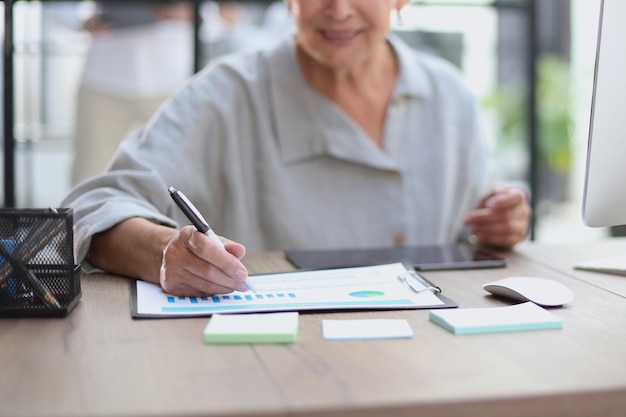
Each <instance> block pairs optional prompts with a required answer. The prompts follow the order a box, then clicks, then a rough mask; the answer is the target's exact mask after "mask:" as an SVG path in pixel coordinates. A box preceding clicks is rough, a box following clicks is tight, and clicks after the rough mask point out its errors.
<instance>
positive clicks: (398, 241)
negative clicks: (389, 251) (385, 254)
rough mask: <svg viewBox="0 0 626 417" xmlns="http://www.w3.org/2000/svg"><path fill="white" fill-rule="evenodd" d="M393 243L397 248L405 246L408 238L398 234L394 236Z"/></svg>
mask: <svg viewBox="0 0 626 417" xmlns="http://www.w3.org/2000/svg"><path fill="white" fill-rule="evenodd" d="M393 242H394V243H395V245H396V246H404V245H405V244H406V236H405V235H404V234H403V233H398V234H397V235H395V236H394V238H393Z"/></svg>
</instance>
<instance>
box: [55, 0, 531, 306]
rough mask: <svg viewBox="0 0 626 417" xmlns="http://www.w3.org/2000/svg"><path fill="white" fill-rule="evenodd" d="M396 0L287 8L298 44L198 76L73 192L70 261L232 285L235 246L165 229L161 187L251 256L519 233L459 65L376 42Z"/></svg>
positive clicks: (169, 214)
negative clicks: (496, 183)
mask: <svg viewBox="0 0 626 417" xmlns="http://www.w3.org/2000/svg"><path fill="white" fill-rule="evenodd" d="M407 1H408V0H287V5H288V6H289V7H290V10H291V13H292V15H293V17H294V20H295V23H296V27H297V32H296V35H295V37H290V38H289V39H285V40H284V41H283V42H281V43H280V44H278V45H276V47H274V48H272V49H268V50H266V51H259V52H255V53H250V54H248V55H238V56H231V57H227V58H225V59H223V60H220V61H219V62H217V63H215V64H213V65H212V66H210V67H209V68H207V69H206V70H205V71H203V72H202V73H200V74H198V75H197V76H196V77H195V78H194V79H193V80H191V81H190V83H189V84H188V85H187V86H185V87H184V88H183V89H182V90H181V91H180V92H179V93H178V94H177V95H176V96H175V97H173V98H172V99H171V100H170V101H169V102H168V103H166V104H165V105H164V106H163V107H162V108H161V110H160V112H159V114H157V115H156V116H155V117H154V118H153V119H152V121H151V122H150V123H149V124H148V125H147V126H146V128H145V130H144V131H143V132H142V133H140V134H138V135H137V136H136V137H133V138H131V139H130V140H127V141H126V142H125V143H124V144H123V145H122V146H121V148H120V150H119V152H118V155H117V156H116V158H115V159H114V161H113V164H112V166H111V168H110V170H109V172H108V173H106V174H104V175H102V176H99V177H96V178H94V179H92V180H91V181H89V182H86V183H83V184H81V185H80V186H79V187H77V188H76V189H74V190H73V191H72V192H71V193H70V195H69V196H68V197H67V198H66V200H65V201H64V204H65V205H69V206H70V207H73V208H74V211H75V238H76V254H77V258H78V260H79V261H80V262H83V266H84V267H85V268H87V269H88V270H92V269H93V268H99V269H103V270H107V271H109V272H113V273H118V274H122V275H126V276H130V277H137V278H141V279H144V280H147V281H151V282H155V283H160V284H161V286H162V287H163V289H164V290H166V291H167V292H170V293H172V294H176V295H202V294H215V293H224V292H230V291H232V290H245V289H246V287H245V284H244V283H243V281H244V280H245V278H246V277H247V271H246V269H245V267H244V266H243V264H242V263H241V261H240V260H241V258H242V257H243V256H244V253H245V248H244V246H243V245H242V244H240V243H236V242H235V241H233V240H228V239H225V238H222V239H223V241H224V243H225V245H226V250H223V249H222V248H220V247H219V244H218V243H216V242H214V241H212V240H211V239H210V238H208V237H207V236H206V235H203V234H201V233H197V232H195V231H194V230H195V229H194V228H193V227H191V226H185V227H182V228H181V229H180V230H176V229H175V227H178V226H179V225H180V224H188V223H189V221H188V220H187V219H185V217H184V216H183V215H182V213H181V212H180V210H179V209H178V208H177V207H176V206H175V205H174V203H173V202H172V201H171V199H170V198H169V196H168V193H167V188H168V186H169V185H172V186H174V187H176V188H179V189H181V190H183V191H184V192H185V193H186V194H187V196H188V197H189V198H190V199H191V200H192V201H193V202H194V203H196V206H197V207H198V208H199V210H200V211H201V212H202V213H203V214H204V215H205V217H207V219H208V221H209V223H211V224H213V226H215V227H216V229H217V231H218V232H219V233H220V234H223V235H225V236H228V237H229V238H231V239H234V240H236V241H239V242H244V243H245V244H246V247H247V248H248V249H252V250H255V251H256V250H270V249H302V248H320V247H324V248H340V247H375V246H378V247H380V246H391V245H402V244H408V245H415V244H441V243H449V242H452V241H456V240H458V239H460V238H461V237H462V236H463V233H464V231H466V230H471V231H472V232H473V233H474V234H475V235H476V236H477V239H478V241H479V242H480V243H482V244H486V245H491V246H496V247H501V248H510V247H512V246H513V245H514V244H515V243H517V242H519V241H520V240H522V239H523V238H524V236H525V235H526V231H527V227H528V218H529V214H530V210H529V207H528V204H527V201H526V196H525V194H524V193H523V192H522V191H521V190H517V189H498V188H493V183H492V178H491V175H490V170H489V165H488V163H487V159H486V152H485V150H484V147H483V145H482V143H481V140H480V135H479V132H478V128H477V123H476V120H477V117H476V106H475V102H474V100H473V98H472V96H471V94H470V93H469V92H468V91H467V89H465V88H464V87H463V85H462V83H461V81H460V77H459V76H458V74H457V72H456V71H455V70H454V69H453V68H451V66H449V65H448V64H445V63H443V62H441V61H440V60H437V59H434V58H430V57H426V56H423V55H420V54H418V53H416V52H415V51H413V50H411V49H409V48H408V47H407V46H406V45H405V44H403V43H402V42H400V41H399V40H397V39H395V38H393V37H389V16H390V13H391V12H393V11H394V10H398V11H399V10H400V9H401V8H402V7H403V6H404V5H405V4H406V2H407ZM474 209H475V210H474ZM464 226H466V227H467V229H465V227H464Z"/></svg>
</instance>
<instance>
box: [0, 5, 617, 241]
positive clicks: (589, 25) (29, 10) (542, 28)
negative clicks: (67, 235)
mask: <svg viewBox="0 0 626 417" xmlns="http://www.w3.org/2000/svg"><path fill="white" fill-rule="evenodd" d="M127 3H128V4H131V3H132V1H131V0H128V1H127ZM5 4H7V3H2V6H4V5H5ZM221 5H228V6H229V9H228V10H230V13H229V14H226V13H220V9H219V6H220V4H218V3H215V2H200V3H199V7H198V8H197V9H198V10H199V12H200V17H201V23H200V24H199V27H198V31H197V43H196V44H194V42H191V41H190V42H189V44H188V45H186V47H188V48H194V47H196V49H195V51H196V54H197V56H196V60H197V61H196V65H198V66H203V65H206V64H207V63H208V62H210V60H211V59H212V58H214V57H216V56H218V55H221V54H224V53H228V52H233V51H239V50H244V49H247V48H253V47H259V46H263V45H264V44H267V43H269V42H272V40H273V39H275V38H277V37H279V36H281V34H283V33H284V32H285V31H288V30H289V28H290V25H291V22H290V20H289V17H288V13H287V11H286V10H285V8H284V6H283V5H282V2H280V1H277V2H272V1H257V2H254V1H245V2H240V3H239V4H238V3H237V2H221ZM599 6H600V1H599V0H593V1H589V0H541V1H537V0H527V1H524V0H519V1H513V0H510V1H495V2H489V1H469V0H468V1H452V2H451V1H413V2H411V4H410V5H409V6H407V7H406V8H405V9H404V10H403V13H402V17H401V22H400V21H399V19H398V18H397V17H394V19H393V22H392V25H393V28H394V31H396V32H397V33H398V34H399V35H400V36H402V37H403V38H405V39H406V40H407V41H408V42H409V43H411V44H413V45H414V46H415V47H417V48H420V49H424V50H426V51H428V52H430V53H434V54H438V55H441V56H443V57H444V58H446V59H449V60H450V61H452V62H453V63H454V64H455V65H457V66H458V67H459V68H460V69H461V70H462V71H463V73H464V75H465V77H466V79H467V82H468V84H469V85H470V86H471V88H472V89H473V90H474V91H475V93H476V95H477V97H478V98H479V99H480V101H481V103H482V106H483V108H484V116H485V119H484V123H485V131H486V133H487V135H488V140H489V143H490V145H491V146H492V149H493V152H494V154H495V160H496V161H497V168H498V173H499V176H500V178H501V179H502V180H503V181H506V182H507V183H513V184H520V185H522V186H525V187H528V188H533V192H534V194H533V201H534V204H535V213H536V217H535V219H536V223H535V230H534V234H533V238H534V239H535V240H538V241H540V242H547V243H553V242H556V243H560V242H567V243H569V242H580V241H587V240H594V239H597V238H600V237H604V236H606V235H608V234H609V232H610V231H608V230H604V229H590V228H587V227H585V226H584V225H583V224H582V220H581V216H580V205H581V194H582V184H583V174H584V164H585V151H586V141H587V129H588V124H589V112H590V105H591V90H592V80H593V67H594V58H595V45H596V36H597V24H598V16H599ZM12 7H13V10H12V15H13V16H12V17H13V37H14V39H13V42H14V51H13V59H14V65H13V77H12V78H13V83H12V87H13V91H14V107H13V109H14V126H13V136H14V140H15V142H14V160H15V169H14V174H15V206H17V207H48V206H56V205H58V204H59V202H60V201H61V199H62V197H63V195H64V194H65V192H67V190H68V189H69V187H70V168H71V161H72V157H73V152H74V149H73V143H72V138H73V129H74V124H75V119H74V118H75V114H76V95H77V90H78V86H79V80H80V78H81V71H82V67H83V64H84V59H85V55H86V53H87V51H88V48H89V46H90V43H91V36H90V35H89V34H88V33H86V32H84V31H83V30H81V29H80V27H79V26H77V25H73V24H71V23H70V22H68V20H67V19H64V18H62V17H60V16H62V13H59V9H62V8H64V7H66V8H73V9H75V10H76V12H77V14H78V15H79V16H80V15H84V16H86V15H88V14H89V13H90V10H92V9H93V7H94V3H93V2H90V1H74V2H57V1H43V2H37V1H26V0H23V1H16V2H14V5H13V6H12ZM3 14H5V13H4V10H3ZM531 19H532V20H531ZM4 20H5V19H2V21H3V22H4ZM3 32H4V28H3ZM192 37H193V33H192V31H190V39H191V38H192ZM531 58H532V59H533V60H532V61H531ZM529 62H534V64H535V67H534V68H535V71H534V73H532V74H531V76H529V66H528V63H529ZM533 82H534V86H535V89H534V92H535V97H534V99H535V100H534V102H535V105H536V107H535V114H536V117H535V119H536V120H535V123H536V125H535V130H534V132H535V136H536V138H535V140H536V145H535V146H531V145H530V143H529V137H530V133H529V129H533V124H532V123H529V117H528V98H529V91H531V87H532V83H533ZM533 149H534V158H531V152H532V150H533ZM531 166H533V168H534V169H533V172H534V175H536V181H535V183H534V187H531V184H532V176H531V175H530V172H529V169H530V167H531ZM2 172H5V171H4V169H3V170H2ZM1 191H2V192H1V194H2V195H4V190H1Z"/></svg>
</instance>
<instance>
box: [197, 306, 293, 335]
mask: <svg viewBox="0 0 626 417" xmlns="http://www.w3.org/2000/svg"><path fill="white" fill-rule="evenodd" d="M298 318H299V316H298V313H297V312H286V313H264V314H213V316H212V317H211V320H210V321H209V323H208V324H207V326H206V328H205V329H204V341H205V342H206V343H292V342H295V340H296V338H297V336H298Z"/></svg>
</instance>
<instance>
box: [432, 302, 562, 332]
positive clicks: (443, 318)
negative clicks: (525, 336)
mask: <svg viewBox="0 0 626 417" xmlns="http://www.w3.org/2000/svg"><path fill="white" fill-rule="evenodd" d="M429 318H430V320H431V321H432V322H434V323H437V324H438V325H440V326H441V327H443V328H444V329H447V330H449V331H451V332H452V333H454V334H473V333H494V332H507V331H518V330H535V329H560V328H562V327H563V320H562V319H561V318H559V317H557V316H555V315H554V314H552V313H550V312H549V311H548V310H546V309H544V308H542V307H539V306H538V305H537V304H535V303H531V302H526V303H521V304H516V305H512V306H506V307H490V308H462V309H455V310H430V311H429Z"/></svg>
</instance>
